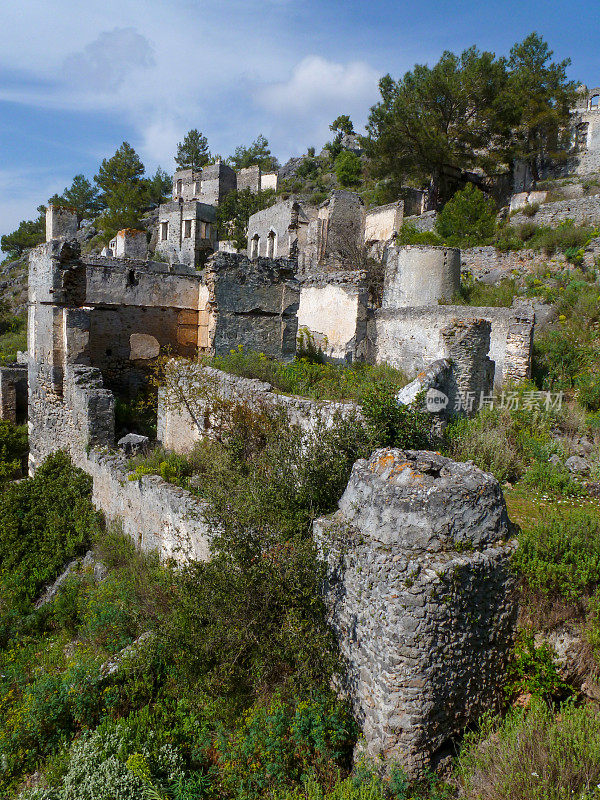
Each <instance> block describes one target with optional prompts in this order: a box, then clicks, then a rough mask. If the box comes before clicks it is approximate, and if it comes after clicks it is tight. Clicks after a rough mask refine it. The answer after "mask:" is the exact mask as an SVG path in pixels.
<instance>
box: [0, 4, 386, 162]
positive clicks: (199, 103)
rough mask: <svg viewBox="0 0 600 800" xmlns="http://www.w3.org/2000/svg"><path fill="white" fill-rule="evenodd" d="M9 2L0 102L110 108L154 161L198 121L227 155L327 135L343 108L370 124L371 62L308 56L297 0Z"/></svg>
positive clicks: (279, 149) (168, 155)
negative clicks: (260, 137) (259, 138)
mask: <svg viewBox="0 0 600 800" xmlns="http://www.w3.org/2000/svg"><path fill="white" fill-rule="evenodd" d="M0 6H6V8H3V9H2V13H3V26H2V27H1V28H0V69H3V70H4V71H5V73H6V74H8V75H10V76H12V77H13V78H15V79H12V80H10V81H6V82H4V85H3V87H0V100H9V101H12V102H16V103H20V104H23V105H26V106H31V107H37V108H45V109H51V110H58V111H60V110H65V111H69V112H75V113H88V112H91V113H101V114H105V115H108V117H109V118H110V121H111V124H112V126H113V127H114V124H115V122H117V123H119V122H122V123H123V125H124V126H125V125H126V126H127V127H128V128H133V130H134V131H135V134H134V135H131V136H129V134H128V137H129V138H130V141H131V144H132V145H133V146H134V147H136V149H138V151H139V152H140V155H141V156H142V158H143V159H144V162H145V163H146V164H147V166H148V167H149V168H150V169H154V168H155V167H156V165H157V164H158V163H160V164H161V166H163V168H165V169H172V167H173V161H172V158H173V155H174V151H175V146H176V143H177V142H178V141H180V140H181V138H182V137H183V136H184V135H185V133H186V131H187V130H189V129H190V128H193V127H197V128H199V129H200V130H202V131H203V132H204V133H205V134H206V135H207V136H208V139H209V144H210V147H211V149H212V150H213V151H216V152H219V153H221V154H223V155H227V154H228V153H229V152H231V151H232V150H233V148H234V147H235V146H236V145H238V144H241V143H248V142H250V141H251V140H252V139H253V138H255V137H256V135H257V134H258V133H264V134H265V135H266V136H267V137H268V138H269V140H270V142H271V146H272V149H273V151H274V152H275V153H276V154H277V155H278V156H280V157H281V158H282V159H284V158H286V157H287V156H288V155H290V154H292V153H293V152H294V151H296V150H297V149H298V148H302V147H305V146H306V145H307V144H315V145H318V144H320V143H322V142H324V141H325V139H326V138H327V137H328V134H329V131H328V129H327V126H328V124H329V123H330V122H331V120H332V119H333V118H334V117H335V116H337V115H338V114H339V113H348V114H350V115H351V116H352V118H353V119H354V121H355V123H356V124H361V123H362V122H364V117H365V113H366V110H367V109H368V106H369V105H370V104H371V103H372V102H373V101H374V100H375V99H376V85H377V77H378V76H377V73H376V72H375V70H374V69H373V68H372V67H370V66H369V65H368V64H367V63H365V62H361V61H356V62H350V63H336V62H335V61H333V60H331V61H330V60H327V59H325V58H322V57H320V56H318V55H311V56H306V50H305V45H306V39H307V37H306V36H305V35H303V34H302V30H301V28H302V26H303V27H306V24H305V11H300V10H299V9H298V8H297V6H296V4H294V3H291V1H290V0H202V2H198V0H171V2H170V3H169V4H168V5H165V3H164V2H162V1H161V0H105V1H104V3H102V4H92V3H89V4H86V3H84V4H81V2H76V0H53V2H52V3H51V4H48V3H47V2H46V0H20V2H19V3H18V4H14V3H13V4H9V3H8V0H0ZM117 21H118V26H117V27H114V26H115V23H117ZM8 31H10V35H8ZM82 144H85V143H82ZM118 144H120V141H115V142H114V143H113V142H107V143H106V152H99V153H97V154H95V155H96V156H97V157H98V158H99V159H100V158H103V157H105V156H107V155H110V154H111V152H113V151H114V148H115V147H116V146H117V145H118ZM109 150H110V152H109ZM75 171H77V169H75Z"/></svg>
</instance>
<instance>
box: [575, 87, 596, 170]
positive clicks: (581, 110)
mask: <svg viewBox="0 0 600 800" xmlns="http://www.w3.org/2000/svg"><path fill="white" fill-rule="evenodd" d="M577 99H578V103H577V108H575V109H574V110H573V112H572V114H573V119H574V128H575V145H576V148H577V151H578V158H577V173H578V174H579V175H589V174H591V173H594V172H598V171H600V87H596V88H594V89H591V90H588V88H587V87H586V86H580V87H579V90H578V97H577Z"/></svg>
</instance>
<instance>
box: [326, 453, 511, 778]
mask: <svg viewBox="0 0 600 800" xmlns="http://www.w3.org/2000/svg"><path fill="white" fill-rule="evenodd" d="M314 534H315V539H316V542H317V546H318V548H319V551H320V553H321V556H322V557H323V558H324V560H325V561H326V565H327V579H326V583H325V587H324V593H325V600H326V604H327V607H328V611H329V618H330V622H331V624H332V626H333V629H334V630H335V632H336V635H337V638H338V641H339V643H340V648H341V651H342V654H343V656H344V657H345V661H346V665H347V666H346V681H345V688H346V690H347V693H348V695H349V697H350V699H351V701H352V703H353V706H354V710H355V713H356V715H357V718H358V719H359V721H360V723H361V725H362V729H363V733H364V745H363V746H364V749H365V750H366V751H367V754H368V755H369V756H371V757H373V758H377V757H379V756H383V757H384V758H385V759H386V760H388V761H396V762H398V763H399V764H400V765H401V766H402V767H403V768H404V769H405V770H406V771H407V773H408V774H409V775H410V776H412V777H421V776H423V775H424V773H425V772H426V771H427V770H428V769H433V768H435V767H436V766H437V765H438V764H439V763H440V761H443V760H444V759H445V758H446V757H449V756H450V755H451V754H452V752H453V742H454V740H455V739H456V737H458V736H459V735H460V733H461V732H462V731H463V730H464V729H465V728H466V727H467V726H468V725H469V724H470V723H473V722H475V721H476V720H477V719H478V718H479V716H480V715H481V714H482V713H484V712H485V711H487V710H489V709H491V708H494V707H495V706H496V705H497V703H498V701H499V699H500V698H501V696H502V683H501V682H502V676H503V675H504V674H505V672H506V666H507V662H508V659H509V656H510V653H511V650H512V645H513V638H514V633H515V625H516V616H517V605H516V600H515V597H514V593H513V589H514V581H515V579H514V575H513V572H512V570H511V565H510V558H511V554H512V552H513V549H514V542H512V541H511V538H510V536H511V527H510V523H509V521H508V517H507V513H506V506H505V504H504V498H503V496H502V491H501V489H500V485H499V484H498V481H497V480H496V479H495V478H494V477H493V476H492V475H487V474H486V473H484V472H481V470H479V469H477V468H476V467H474V466H473V465H472V464H460V463H455V462H453V461H451V460H450V459H448V458H444V457H443V456H440V455H438V454H437V453H430V452H425V451H417V450H406V451H402V450H390V449H387V450H378V451H376V452H375V453H374V454H373V455H372V456H371V458H369V459H368V460H364V459H362V460H360V461H357V462H356V464H355V465H354V468H353V470H352V475H351V477H350V481H349V483H348V486H347V488H346V491H345V493H344V495H343V497H342V499H341V500H340V504H339V511H337V512H336V513H335V514H332V515H331V516H329V517H323V518H321V519H318V520H316V522H315V524H314Z"/></svg>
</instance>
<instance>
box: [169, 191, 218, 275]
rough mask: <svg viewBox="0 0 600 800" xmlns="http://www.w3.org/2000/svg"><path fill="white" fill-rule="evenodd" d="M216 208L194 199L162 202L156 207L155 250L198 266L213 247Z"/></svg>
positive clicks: (215, 228) (177, 260) (172, 258)
mask: <svg viewBox="0 0 600 800" xmlns="http://www.w3.org/2000/svg"><path fill="white" fill-rule="evenodd" d="M216 221H217V218H216V212H215V209H214V207H213V206H212V205H207V204H206V203H200V202H198V201H196V200H189V201H179V200H175V201H173V202H171V203H163V204H162V205H161V206H159V209H158V239H157V242H156V253H158V254H159V255H160V256H162V257H163V258H164V259H166V260H167V261H169V262H171V263H180V264H187V265H189V266H190V267H194V268H195V269H199V268H200V267H201V266H202V265H203V264H204V262H205V261H206V258H207V257H208V255H210V253H212V252H213V251H214V250H216V248H217V224H216Z"/></svg>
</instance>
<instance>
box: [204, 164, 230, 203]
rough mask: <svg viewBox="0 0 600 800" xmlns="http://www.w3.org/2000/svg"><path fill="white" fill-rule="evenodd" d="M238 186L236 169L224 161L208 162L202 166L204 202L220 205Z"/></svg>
mask: <svg viewBox="0 0 600 800" xmlns="http://www.w3.org/2000/svg"><path fill="white" fill-rule="evenodd" d="M236 187H237V177H236V174H235V170H234V169H232V168H231V167H230V166H229V165H228V164H225V163H223V162H222V161H217V162H216V163H215V164H207V165H206V166H205V167H203V168H202V194H201V197H200V199H201V200H202V202H203V203H208V205H211V206H218V205H220V203H221V202H222V201H223V200H224V199H225V198H226V197H227V195H228V194H229V193H230V192H233V191H235V189H236Z"/></svg>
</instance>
